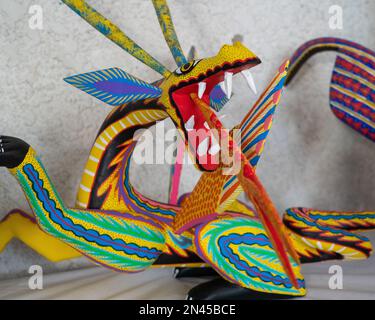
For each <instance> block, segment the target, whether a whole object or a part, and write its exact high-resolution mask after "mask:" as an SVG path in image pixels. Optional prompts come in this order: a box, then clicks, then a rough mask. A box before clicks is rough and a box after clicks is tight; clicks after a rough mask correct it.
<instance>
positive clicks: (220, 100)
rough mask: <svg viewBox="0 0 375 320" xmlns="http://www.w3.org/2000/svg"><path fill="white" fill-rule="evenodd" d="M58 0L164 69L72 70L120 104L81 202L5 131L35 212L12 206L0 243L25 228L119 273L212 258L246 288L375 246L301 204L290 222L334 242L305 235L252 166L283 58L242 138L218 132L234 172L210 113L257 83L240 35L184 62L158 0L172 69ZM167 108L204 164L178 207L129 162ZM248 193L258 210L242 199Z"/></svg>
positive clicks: (1, 155)
mask: <svg viewBox="0 0 375 320" xmlns="http://www.w3.org/2000/svg"><path fill="white" fill-rule="evenodd" d="M63 2H64V3H65V4H67V5H68V6H69V7H70V8H72V9H73V10H74V11H75V12H76V13H77V14H79V15H80V16H81V17H82V18H83V19H85V20H86V21H87V22H89V23H90V24H91V25H92V26H93V27H95V28H96V29H97V30H99V31H100V32H101V33H103V34H104V35H105V36H106V37H107V38H109V39H111V40H112V41H113V42H115V43H116V44H118V45H119V46H121V47H122V48H123V49H125V50H126V51H127V52H129V53H130V54H132V55H133V56H134V57H136V58H138V59H139V60H141V61H142V62H143V63H145V64H147V65H148V66H150V67H151V68H153V69H154V70H156V71H157V72H159V73H160V74H161V75H162V76H163V78H162V79H161V80H160V81H157V82H156V83H153V84H149V83H146V82H144V81H142V80H139V79H137V78H135V77H133V76H131V75H129V74H128V73H126V72H124V71H122V70H121V69H119V68H111V69H106V70H101V71H96V72H90V73H86V74H81V75H76V76H73V77H69V78H66V79H65V80H66V81H67V82H68V83H70V84H72V85H74V86H76V87H78V88H79V89H81V90H83V91H85V92H87V93H89V94H91V95H93V96H95V97H97V98H98V99H100V100H102V101H103V102H105V103H107V104H109V105H111V106H114V109H113V110H112V111H111V112H110V114H109V115H108V117H107V119H106V120H105V122H104V123H103V125H102V127H101V129H100V131H99V134H98V136H97V138H96V140H95V142H94V144H93V147H92V150H91V152H90V156H89V159H88V162H87V164H86V168H85V170H84V174H83V177H82V181H81V184H80V190H79V193H78V198H77V208H76V209H69V208H67V207H66V206H65V205H64V203H63V201H62V199H61V198H60V197H59V195H58V193H57V192H56V190H55V188H54V187H53V185H52V182H51V181H50V179H49V178H48V175H47V172H46V170H45V168H44V167H43V165H42V163H41V161H40V159H39V158H38V156H37V155H36V153H35V151H34V150H33V149H32V148H31V147H30V146H29V145H28V144H27V143H26V142H24V141H22V140H20V139H18V138H14V137H6V136H1V138H0V165H1V166H5V167H7V168H9V170H10V172H11V173H12V174H13V175H14V176H15V177H16V178H17V180H18V181H19V183H20V185H21V187H22V188H23V190H24V192H25V195H26V197H27V199H28V201H29V203H30V206H31V208H32V210H33V213H34V216H30V215H26V214H24V213H22V212H21V211H20V210H15V211H13V212H11V213H10V214H9V215H8V216H7V217H6V218H5V219H4V220H3V222H2V223H1V224H0V249H2V248H4V247H5V245H6V244H7V243H8V242H9V241H10V240H11V239H12V238H13V237H18V238H19V239H21V240H22V241H24V242H25V243H27V244H28V245H29V246H30V247H32V248H34V249H35V250H37V251H38V252H39V253H41V254H42V255H44V256H45V257H47V258H49V259H50V260H53V261H61V260H65V259H70V258H73V257H77V256H80V255H81V254H83V255H85V256H87V257H88V258H90V259H92V260H94V261H95V262H97V263H99V264H101V265H103V266H105V267H108V268H112V269H115V270H118V271H126V272H138V271H142V270H144V269H146V268H148V267H150V266H152V265H164V266H165V265H169V266H173V265H177V266H178V265H183V264H188V265H190V266H211V267H213V268H214V269H215V270H216V271H217V272H218V273H219V274H220V275H221V276H222V277H223V278H224V279H226V280H228V281H229V282H230V283H233V284H234V285H237V286H239V287H243V288H244V290H245V293H244V294H243V296H244V297H246V294H247V293H250V292H252V291H251V290H254V291H256V292H263V293H268V294H278V295H286V296H302V295H304V294H305V284H304V280H303V276H302V275H301V272H300V267H299V264H298V260H299V258H300V257H306V256H307V260H308V257H309V254H310V252H311V250H315V251H316V254H317V255H319V256H320V257H321V258H322V260H323V259H324V258H325V255H324V254H325V252H326V251H328V252H331V251H332V252H337V253H340V254H341V255H342V256H343V257H346V258H349V259H351V258H353V259H355V258H364V257H367V256H368V255H369V253H370V251H371V245H370V243H369V242H368V240H367V239H366V238H364V237H359V236H357V235H354V234H351V233H348V232H347V231H345V230H340V229H334V228H332V227H331V226H330V225H329V223H328V224H323V223H322V224H320V221H318V222H317V221H316V220H317V219H316V217H315V216H314V215H313V214H311V215H308V214H306V213H305V212H298V214H296V215H293V216H291V219H292V223H291V224H288V225H287V226H288V227H289V226H291V225H296V224H298V225H299V227H300V229H306V228H307V229H309V230H311V232H312V233H314V232H315V231H316V229H319V230H320V231H322V230H324V231H323V233H324V236H325V238H324V241H325V242H326V243H330V245H331V248H329V249H327V250H325V247H324V248H323V249H324V250H321V249H322V248H321V247H320V246H321V245H322V244H321V242H319V241H317V242H316V243H313V242H308V243H306V242H304V241H303V237H302V238H301V237H300V236H299V234H298V232H297V231H298V230H297V229H298V228H290V229H285V227H284V226H283V225H282V223H281V220H280V218H279V216H278V215H277V212H276V209H275V207H274V205H273V204H272V201H271V199H270V198H269V197H268V196H267V193H266V191H265V189H264V188H263V186H262V184H261V182H260V181H259V179H258V178H257V176H256V173H255V168H256V165H257V163H258V161H259V159H260V156H261V153H262V150H263V146H264V143H265V139H266V137H267V134H268V132H269V129H270V127H271V124H272V119H273V114H274V112H275V109H276V106H277V104H278V102H279V99H280V94H281V91H282V88H283V84H284V82H285V78H286V74H287V68H288V62H285V63H283V64H282V65H281V67H280V68H279V69H278V71H277V73H276V76H275V77H274V79H273V80H272V81H271V82H270V84H269V86H268V87H267V88H266V90H265V91H264V92H263V94H262V95H261V96H260V97H259V99H258V101H257V102H256V104H255V105H254V107H253V108H251V110H250V112H249V113H248V114H247V116H246V117H245V118H244V120H243V121H242V123H241V124H240V125H239V126H238V128H240V129H241V130H242V132H241V134H242V135H241V137H240V139H235V138H238V137H236V136H235V132H234V131H225V130H223V132H224V133H225V135H226V138H227V140H228V141H229V142H230V143H229V150H230V152H231V154H233V155H235V157H234V158H235V159H237V160H238V161H239V163H240V171H239V172H236V173H233V174H231V175H223V170H224V169H225V165H224V164H223V163H222V162H220V161H216V160H217V155H218V153H219V151H220V147H221V144H220V142H221V140H220V137H222V136H219V137H216V138H217V139H215V137H214V136H212V130H213V129H221V128H222V125H221V122H220V120H219V119H218V118H217V116H216V115H215V112H214V111H220V109H221V107H222V106H223V105H224V104H225V103H226V102H227V100H228V98H230V96H231V91H232V84H231V83H232V77H233V75H235V74H237V73H240V72H241V73H242V74H243V75H244V76H245V78H246V79H247V80H248V82H249V85H250V86H251V87H254V83H253V80H252V77H251V74H250V73H249V71H248V69H250V68H251V67H254V66H255V65H257V64H259V63H260V60H259V58H258V57H257V56H256V55H255V54H254V53H252V52H251V51H250V50H248V49H247V48H246V47H245V46H244V45H242V44H241V43H238V42H237V43H234V44H233V45H225V46H223V47H222V48H221V49H220V51H219V52H218V54H217V55H216V56H214V57H211V58H206V59H201V60H192V61H186V58H185V56H184V54H183V53H182V49H181V46H180V44H179V42H178V39H177V36H176V34H175V31H174V27H173V24H172V20H171V17H170V13H169V9H168V7H167V5H166V3H165V1H164V0H154V1H153V4H154V7H155V9H156V12H157V14H158V19H159V22H160V25H161V27H162V30H163V33H164V36H165V38H166V40H167V43H168V45H169V47H170V49H171V52H172V54H173V56H174V58H175V61H176V63H177V64H178V69H176V70H175V71H174V72H171V71H169V70H168V69H167V68H166V67H164V66H163V65H161V64H160V63H159V62H158V61H156V60H155V59H154V58H153V57H151V56H150V55H149V54H148V53H146V52H145V51H144V50H143V49H141V48H140V47H139V46H138V45H136V44H135V43H134V42H133V41H132V40H131V39H130V38H129V37H127V36H126V35H125V34H124V33H123V32H122V31H120V29H119V28H118V27H116V26H115V25H114V24H112V23H111V22H110V21H108V20H107V19H106V18H104V17H103V16H102V15H101V14H99V13H98V12H97V11H95V10H94V9H93V8H91V7H90V6H89V5H88V4H86V3H85V1H83V0H63ZM167 117H170V118H171V119H172V121H173V123H174V124H175V126H176V127H177V128H178V129H179V130H180V132H182V134H183V137H184V139H185V145H186V147H187V148H188V149H189V151H190V152H191V154H192V155H193V156H194V157H195V160H196V161H195V162H196V165H197V167H198V169H199V170H201V171H203V174H202V177H201V178H200V181H199V182H198V184H197V186H196V187H195V188H194V190H193V192H192V193H191V194H190V195H187V196H186V197H184V198H183V199H181V201H180V203H179V204H178V205H171V204H164V203H160V202H157V201H154V200H151V199H148V198H147V197H145V196H143V195H142V194H140V193H139V192H138V191H136V190H135V189H134V188H133V187H132V185H131V184H130V182H129V169H130V160H131V157H132V154H133V150H134V148H135V146H136V141H135V140H134V137H133V134H134V132H135V131H137V130H138V129H140V128H149V127H151V126H152V125H154V124H155V123H156V122H157V121H161V120H164V119H166V118H167ZM194 130H199V131H200V132H201V134H200V135H199V139H198V138H197V137H193V138H192V137H191V134H192V133H193V132H194ZM202 133H203V135H202ZM218 145H219V147H218ZM242 191H245V192H246V194H247V196H248V197H249V199H250V200H251V202H252V203H253V205H254V207H255V211H254V210H253V209H251V208H249V207H247V206H246V205H244V204H243V203H241V202H239V201H237V200H236V197H237V196H238V195H239V194H240V193H241V192H242ZM255 212H256V214H255ZM322 215H323V216H324V213H322ZM340 219H344V220H349V219H351V218H350V217H349V216H348V217H347V218H340ZM371 219H372V218H371ZM371 219H370V220H371ZM371 222H373V220H371ZM37 225H38V226H39V227H40V229H41V230H39V229H38V227H37ZM335 226H337V225H335ZM30 234H32V236H30ZM314 234H315V233H314ZM320 234H321V233H320ZM290 235H291V236H290ZM343 239H344V240H345V241H344V240H343ZM315 251H314V254H315ZM192 298H194V297H192Z"/></svg>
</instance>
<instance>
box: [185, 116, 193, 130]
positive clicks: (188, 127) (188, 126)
mask: <svg viewBox="0 0 375 320" xmlns="http://www.w3.org/2000/svg"><path fill="white" fill-rule="evenodd" d="M194 125H195V119H194V115H192V116H191V117H190V119H189V120H188V121H187V122H186V123H185V129H186V131H191V130H193V129H194Z"/></svg>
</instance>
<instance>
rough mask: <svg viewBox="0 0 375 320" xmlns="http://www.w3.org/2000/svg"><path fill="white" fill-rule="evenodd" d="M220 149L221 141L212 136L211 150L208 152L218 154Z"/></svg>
mask: <svg viewBox="0 0 375 320" xmlns="http://www.w3.org/2000/svg"><path fill="white" fill-rule="evenodd" d="M219 151H220V145H219V143H218V142H217V141H216V139H215V138H213V137H212V138H211V148H210V150H209V151H208V153H209V154H210V155H212V156H214V155H215V154H217V153H218V152H219Z"/></svg>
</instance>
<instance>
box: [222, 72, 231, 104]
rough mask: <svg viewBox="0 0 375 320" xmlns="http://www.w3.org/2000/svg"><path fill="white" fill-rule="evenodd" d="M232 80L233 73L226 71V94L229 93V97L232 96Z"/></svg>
mask: <svg viewBox="0 0 375 320" xmlns="http://www.w3.org/2000/svg"><path fill="white" fill-rule="evenodd" d="M232 80H233V73H232V72H225V74H224V87H225V94H226V95H227V98H228V99H230V97H231V96H232Z"/></svg>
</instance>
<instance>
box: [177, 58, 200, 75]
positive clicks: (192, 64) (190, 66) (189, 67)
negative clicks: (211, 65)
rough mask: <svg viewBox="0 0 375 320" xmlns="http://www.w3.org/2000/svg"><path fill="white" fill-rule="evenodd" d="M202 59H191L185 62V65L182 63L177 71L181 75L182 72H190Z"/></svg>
mask: <svg viewBox="0 0 375 320" xmlns="http://www.w3.org/2000/svg"><path fill="white" fill-rule="evenodd" d="M199 61H200V60H193V61H190V62H188V63H185V64H184V65H182V66H181V67H180V68H178V69H177V70H176V71H175V73H176V74H178V75H181V74H186V73H188V72H190V71H191V70H193V68H194V67H195V66H196V65H197V63H198V62H199Z"/></svg>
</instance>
